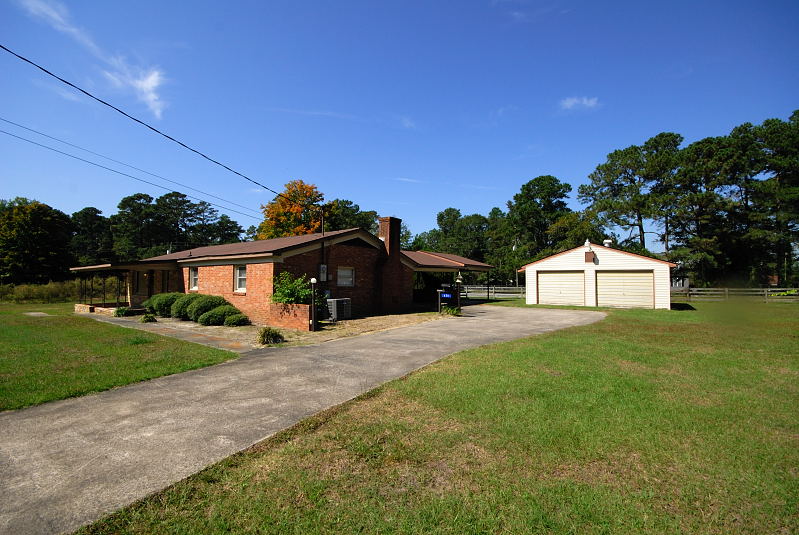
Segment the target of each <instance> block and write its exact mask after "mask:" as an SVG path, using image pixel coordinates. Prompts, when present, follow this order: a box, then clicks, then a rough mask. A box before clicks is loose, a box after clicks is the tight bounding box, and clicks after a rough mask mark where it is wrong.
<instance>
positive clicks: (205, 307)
mask: <svg viewBox="0 0 799 535" xmlns="http://www.w3.org/2000/svg"><path fill="white" fill-rule="evenodd" d="M229 304H230V303H228V302H227V300H225V298H224V297H221V296H218V295H201V296H200V297H199V298H197V299H195V300H194V301H192V303H191V304H190V305H189V306H188V308H187V309H186V314H187V315H188V316H189V319H190V320H191V321H197V320H199V319H200V316H202V315H203V314H205V313H206V312H208V311H209V310H213V309H215V308H216V307H219V306H222V305H229Z"/></svg>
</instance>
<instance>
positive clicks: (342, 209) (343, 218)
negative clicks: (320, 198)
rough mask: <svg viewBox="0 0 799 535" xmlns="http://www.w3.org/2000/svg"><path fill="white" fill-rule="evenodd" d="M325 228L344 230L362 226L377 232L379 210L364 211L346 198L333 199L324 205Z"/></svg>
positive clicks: (373, 232) (369, 230)
mask: <svg viewBox="0 0 799 535" xmlns="http://www.w3.org/2000/svg"><path fill="white" fill-rule="evenodd" d="M323 210H324V212H325V230H344V229H348V228H362V229H364V230H366V231H368V232H371V233H372V234H377V212H375V211H373V210H367V211H363V210H361V207H360V206H358V205H357V204H355V203H354V202H352V201H348V200H346V199H333V200H332V201H330V202H328V203H326V204H325V205H324V207H323Z"/></svg>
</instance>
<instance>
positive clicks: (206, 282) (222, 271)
mask: <svg viewBox="0 0 799 535" xmlns="http://www.w3.org/2000/svg"><path fill="white" fill-rule="evenodd" d="M273 266H274V264H271V263H266V264H247V291H246V292H236V291H235V290H234V288H233V264H225V265H222V266H199V267H198V268H197V269H198V279H197V290H190V289H189V268H188V267H185V268H183V281H184V291H185V292H186V293H201V294H207V295H221V296H222V297H224V298H225V299H227V300H228V301H229V302H230V304H231V305H233V306H235V307H236V308H238V309H239V310H241V311H242V312H243V313H244V314H246V315H247V317H249V318H250V321H252V322H253V323H256V324H261V325H268V324H270V319H271V316H270V308H269V305H271V304H272V301H271V299H272V273H273Z"/></svg>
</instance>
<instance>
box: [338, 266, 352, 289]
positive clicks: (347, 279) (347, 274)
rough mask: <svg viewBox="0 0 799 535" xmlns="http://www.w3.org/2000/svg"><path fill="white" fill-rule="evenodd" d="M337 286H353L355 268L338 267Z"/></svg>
mask: <svg viewBox="0 0 799 535" xmlns="http://www.w3.org/2000/svg"><path fill="white" fill-rule="evenodd" d="M336 284H337V285H338V286H355V269H354V268H351V267H340V268H338V280H337V281H336Z"/></svg>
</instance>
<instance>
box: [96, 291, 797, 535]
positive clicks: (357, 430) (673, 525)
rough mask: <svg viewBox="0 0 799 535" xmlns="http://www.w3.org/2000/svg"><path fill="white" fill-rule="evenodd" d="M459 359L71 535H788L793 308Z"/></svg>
mask: <svg viewBox="0 0 799 535" xmlns="http://www.w3.org/2000/svg"><path fill="white" fill-rule="evenodd" d="M698 308H699V309H698V310H696V311H681V312H676V311H642V310H619V311H612V312H611V313H610V315H609V317H608V318H607V319H606V320H605V321H603V322H600V323H597V324H593V325H590V326H585V327H579V328H573V329H568V330H564V331H560V332H557V333H552V334H549V335H542V336H537V337H533V338H528V339H525V340H519V341H515V342H510V343H503V344H498V345H494V346H488V347H484V348H479V349H475V350H470V351H466V352H462V353H459V354H457V355H454V356H452V357H449V358H447V359H445V360H444V361H441V362H439V363H437V364H434V365H432V366H430V367H428V368H426V369H424V370H422V371H420V372H417V373H415V374H412V375H411V376H409V377H407V378H406V379H404V380H399V381H394V382H392V383H390V384H388V385H386V386H384V387H383V388H381V389H379V390H378V391H375V392H372V393H371V394H369V395H367V396H364V397H362V398H360V399H358V400H355V401H353V402H350V403H348V404H345V405H343V406H341V407H339V408H336V409H332V410H330V411H328V412H326V413H323V414H321V415H318V416H316V417H314V418H311V419H309V420H306V421H304V422H301V423H300V424H299V425H298V426H296V427H295V428H293V429H291V430H289V431H286V432H284V433H282V434H280V435H278V436H276V437H273V438H272V439H270V440H268V441H266V442H264V443H262V444H260V445H258V446H256V447H255V448H253V449H251V450H250V451H247V452H244V453H242V454H239V455H236V456H233V457H231V458H229V459H228V460H226V461H223V462H221V463H219V464H217V465H214V466H212V467H209V468H208V469H206V470H204V471H203V472H201V473H199V474H197V475H195V476H192V477H190V478H188V479H187V480H185V481H182V482H180V483H178V484H176V485H174V486H172V487H170V488H169V489H167V490H166V491H164V492H162V493H159V494H157V495H154V496H152V497H150V498H147V499H145V500H143V501H141V502H139V503H137V504H134V505H133V506H131V507H129V508H126V509H124V510H122V511H120V512H118V513H116V514H114V515H112V516H110V517H108V518H106V519H104V520H102V521H100V522H98V523H96V524H94V525H92V526H90V527H88V528H86V529H84V530H83V531H82V533H119V532H121V533H186V534H188V533H222V532H230V533H297V534H299V533H303V534H305V533H419V534H421V533H452V534H464V533H509V534H510V533H514V534H515V533H564V534H565V533H573V534H577V533H580V534H582V533H631V534H632V533H674V534H677V533H707V534H710V533H725V534H726V533H785V534H788V533H796V532H797V531H799V508H798V506H797V498H798V497H799V307H796V306H791V305H772V306H769V307H765V308H764V307H756V308H748V309H746V310H740V311H737V310H733V309H730V308H729V307H719V306H710V305H702V306H698Z"/></svg>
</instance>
